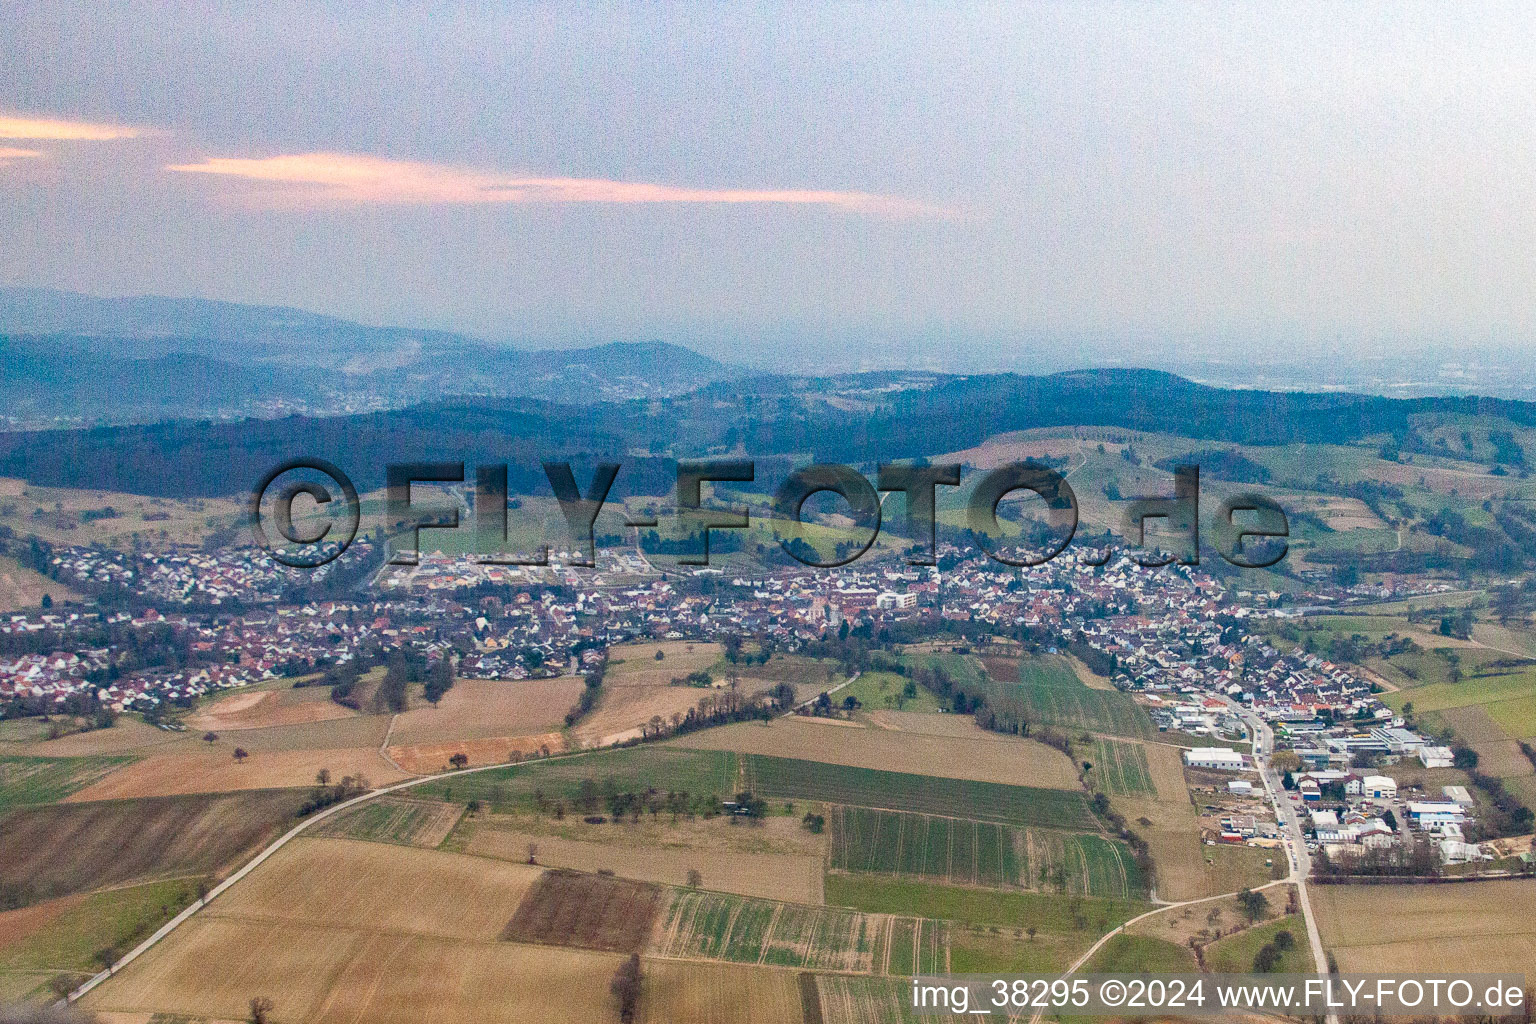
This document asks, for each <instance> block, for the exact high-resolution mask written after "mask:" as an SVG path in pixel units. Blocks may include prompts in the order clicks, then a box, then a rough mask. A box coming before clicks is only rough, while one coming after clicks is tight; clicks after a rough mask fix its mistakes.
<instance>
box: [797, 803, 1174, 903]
mask: <svg viewBox="0 0 1536 1024" xmlns="http://www.w3.org/2000/svg"><path fill="white" fill-rule="evenodd" d="M827 828H828V833H829V835H830V845H831V867H832V868H833V869H835V870H839V871H859V872H869V873H876V874H893V875H914V876H925V877H929V878H932V879H934V880H935V881H940V882H947V883H950V884H960V885H986V886H1016V887H1021V888H1026V889H1044V890H1050V891H1059V892H1068V893H1083V894H1087V895H1093V896H1116V897H1128V896H1140V895H1144V893H1145V887H1144V886H1143V884H1142V882H1141V878H1140V875H1139V872H1138V871H1137V868H1136V863H1135V861H1134V860H1133V859H1132V857H1131V854H1130V851H1129V850H1127V849H1126V848H1125V846H1124V844H1122V843H1119V842H1116V841H1113V840H1109V839H1106V838H1104V837H1103V836H1099V835H1075V834H1073V833H1070V832H1057V831H1054V830H1051V829H1040V828H1029V829H1021V828H1013V827H1010V826H1006V825H999V824H996V823H992V822H981V821H969V820H966V819H961V818H942V817H933V816H930V815H924V814H907V813H902V812H899V811H877V810H869V809H865V808H860V807H842V806H833V807H830V808H828V812H827Z"/></svg>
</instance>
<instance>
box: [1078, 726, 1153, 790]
mask: <svg viewBox="0 0 1536 1024" xmlns="http://www.w3.org/2000/svg"><path fill="white" fill-rule="evenodd" d="M1087 756H1088V757H1090V758H1092V760H1093V772H1092V778H1093V780H1094V782H1095V783H1096V785H1097V786H1098V788H1099V789H1102V790H1103V791H1104V792H1106V793H1108V794H1109V795H1110V796H1151V795H1153V794H1155V793H1156V792H1157V789H1156V787H1155V786H1153V784H1152V769H1151V768H1150V767H1149V766H1148V765H1147V752H1146V749H1145V748H1144V747H1143V746H1142V745H1141V744H1140V743H1124V742H1121V741H1120V740H1111V739H1106V738H1104V737H1102V736H1098V737H1095V738H1094V741H1093V746H1092V747H1091V748H1090V750H1089V752H1088V754H1087Z"/></svg>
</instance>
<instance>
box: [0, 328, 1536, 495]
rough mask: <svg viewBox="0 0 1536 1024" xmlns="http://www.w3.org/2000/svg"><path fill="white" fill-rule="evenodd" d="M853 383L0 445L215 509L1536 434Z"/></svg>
mask: <svg viewBox="0 0 1536 1024" xmlns="http://www.w3.org/2000/svg"><path fill="white" fill-rule="evenodd" d="M630 354H631V355H635V354H636V353H634V352H631V353H630ZM881 380H885V381H889V380H890V378H888V377H886V378H881ZM871 383H876V382H871ZM858 384H859V381H858V379H857V378H856V377H855V378H837V379H835V381H828V380H820V379H817V378H787V377H760V378H752V379H749V380H743V381H740V382H738V383H736V384H733V385H730V386H727V385H722V384H716V385H711V386H709V387H706V388H701V389H699V390H696V391H691V392H685V393H682V394H679V395H676V396H673V397H671V398H664V399H656V400H651V401H623V402H609V401H598V402H591V403H588V404H586V405H576V404H574V403H570V402H566V403H559V402H549V401H541V400H537V399H518V400H515V401H509V400H507V399H504V398H494V397H488V398H479V399H474V400H468V401H466V400H454V401H443V402H434V403H428V404H423V405H418V406H414V407H411V408H404V409H395V410H387V411H379V412H372V413H368V414H363V415H350V416H329V417H315V416H291V417H286V418H281V419H264V420H251V421H245V422H238V423H221V424H212V425H209V424H199V423H190V422H167V423H160V424H155V425H151V426H131V427H113V428H100V429H96V430H53V431H42V432H34V433H9V434H0V476H13V477H22V478H25V479H27V480H29V481H31V482H33V483H35V484H41V485H49V486H62V487H85V488H99V489H102V490H122V491H134V492H138V493H150V494H163V495H169V496H192V495H197V496H215V495H230V494H236V493H239V492H240V491H241V490H243V489H244V488H246V487H249V486H250V485H251V483H252V482H253V481H254V480H256V479H257V478H258V477H259V476H260V475H261V473H262V472H264V471H265V470H266V469H267V468H270V467H271V466H272V465H275V464H277V463H278V462H281V461H283V460H284V459H288V458H292V457H294V456H296V455H318V456H321V457H324V458H327V459H331V460H332V461H335V462H336V463H337V464H338V465H340V466H342V467H343V468H344V469H346V470H347V471H348V472H349V473H352V474H353V475H354V478H355V479H356V482H357V484H358V486H359V487H363V488H373V487H378V486H380V485H381V484H382V483H383V472H384V467H385V465H386V464H388V463H390V462H400V461H409V460H420V461H442V460H452V461H458V460H461V459H462V460H463V461H465V462H466V463H467V464H469V465H474V464H476V463H479V462H491V463H498V462H505V463H509V464H511V466H512V470H513V471H512V473H511V482H512V486H513V488H514V489H515V490H518V493H534V492H535V490H536V489H537V488H538V487H540V486H542V483H541V482H542V480H543V477H542V474H541V473H540V471H539V469H538V465H539V462H540V461H542V460H545V459H572V460H574V461H576V462H577V463H578V464H580V465H582V466H585V467H588V468H587V469H584V470H583V473H585V472H589V471H590V464H591V463H592V462H594V461H598V460H612V459H618V460H620V461H623V462H624V463H625V465H626V467H627V468H626V469H625V472H624V475H623V481H622V489H623V490H624V491H625V492H626V493H643V494H658V495H659V494H665V493H666V492H667V491H668V490H669V489H670V487H671V485H672V482H673V480H672V476H671V467H672V466H673V465H674V463H675V460H676V459H679V458H692V457H706V456H716V457H721V456H726V455H733V456H739V454H740V453H743V452H745V453H746V454H747V455H748V456H750V457H751V458H754V459H756V460H757V461H758V465H759V473H760V476H759V480H760V481H762V482H763V483H765V484H768V483H769V482H770V481H771V480H772V479H773V478H774V477H775V475H776V474H780V473H781V472H782V467H785V466H788V465H789V464H791V463H805V462H809V461H813V460H814V461H820V462H845V463H849V464H853V465H859V466H868V465H870V464H872V463H875V462H880V461H887V460H894V459H911V458H918V457H932V456H935V455H939V454H942V453H945V452H952V451H960V450H964V449H966V448H970V447H972V446H974V445H976V444H979V443H981V442H982V441H984V440H986V439H987V438H989V437H993V436H996V435H998V434H1004V433H1009V432H1012V431H1017V430H1023V429H1028V428H1031V427H1050V426H1064V425H1083V426H1099V427H1111V428H1122V429H1126V430H1136V431H1148V432H1156V433H1164V434H1171V435H1177V436H1181V437H1186V438H1192V439H1202V440H1205V441H1208V442H1217V443H1218V444H1221V445H1232V444H1246V445H1260V446H1262V445H1290V444H1297V443H1309V444H1355V443H1359V442H1361V441H1367V442H1368V443H1369V444H1372V445H1375V444H1377V443H1378V439H1379V443H1381V444H1383V445H1391V444H1399V443H1407V442H1409V440H1410V439H1411V438H1412V437H1413V436H1414V431H1415V429H1416V421H1417V420H1418V418H1419V417H1431V418H1440V419H1454V418H1456V417H1465V416H1468V415H1474V416H1485V417H1489V418H1491V419H1493V420H1496V421H1498V422H1499V423H1502V424H1507V425H1511V426H1513V427H1516V428H1521V429H1524V428H1529V427H1533V426H1536V403H1531V402H1522V401H1512V400H1499V399H1486V398H1459V397H1458V398H1415V399H1391V398H1378V397H1375V396H1370V395H1350V394H1343V393H1337V392H1330V393H1327V394H1306V393H1300V392H1268V391H1256V390H1227V389H1222V388H1212V387H1208V386H1205V385H1201V384H1195V383H1193V382H1191V381H1187V380H1184V379H1183V378H1181V377H1176V376H1174V375H1172V374H1168V373H1163V372H1160V371H1151V370H1094V371H1086V372H1073V373H1061V374H1054V375H1050V376H1039V377H1028V376H1021V375H1017V374H998V375H991V376H976V377H954V378H939V377H933V378H926V379H924V380H922V381H918V382H915V383H914V386H911V387H906V388H903V389H899V390H891V391H886V392H883V393H879V394H877V395H876V396H875V397H874V398H873V399H871V400H869V401H866V402H865V403H863V404H862V405H861V406H860V407H858V408H850V407H849V402H848V401H847V400H846V399H845V398H844V395H846V394H848V393H858V392H859V390H860V389H859V387H858ZM869 390H874V389H869ZM636 452H647V453H649V454H648V455H647V456H645V457H643V458H637V457H636V456H635V454H634V453H636ZM1217 468H1218V469H1220V468H1221V467H1217ZM1225 468H1226V470H1228V472H1226V473H1225V475H1227V476H1242V475H1244V474H1243V470H1244V466H1243V464H1242V463H1239V462H1236V461H1235V460H1231V461H1230V465H1226V466H1225ZM1216 475H1223V473H1221V472H1217V474H1216ZM520 488H531V489H521V490H519V489H520Z"/></svg>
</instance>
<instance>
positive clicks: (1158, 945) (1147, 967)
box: [1083, 934, 1200, 974]
mask: <svg viewBox="0 0 1536 1024" xmlns="http://www.w3.org/2000/svg"><path fill="white" fill-rule="evenodd" d="M1199 969H1200V968H1199V966H1198V965H1197V964H1196V963H1195V955H1194V954H1193V953H1191V952H1190V951H1189V950H1188V949H1186V948H1185V947H1183V946H1180V945H1176V944H1175V943H1172V942H1169V941H1167V940H1166V939H1154V938H1152V937H1150V936H1147V935H1125V934H1121V935H1116V936H1115V937H1114V938H1112V939H1110V940H1109V941H1108V942H1106V943H1104V945H1103V946H1102V947H1100V949H1099V951H1098V952H1097V953H1095V954H1093V959H1091V960H1089V961H1088V962H1087V963H1086V964H1084V965H1083V973H1084V974H1194V973H1196V972H1198V971H1199Z"/></svg>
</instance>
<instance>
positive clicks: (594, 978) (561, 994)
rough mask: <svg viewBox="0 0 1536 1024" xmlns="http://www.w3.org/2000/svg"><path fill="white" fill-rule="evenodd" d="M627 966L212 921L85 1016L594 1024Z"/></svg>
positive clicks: (110, 989) (590, 957)
mask: <svg viewBox="0 0 1536 1024" xmlns="http://www.w3.org/2000/svg"><path fill="white" fill-rule="evenodd" d="M621 959H622V958H621V957H620V956H618V955H617V954H605V953H592V952H587V951H584V950H574V949H555V948H550V947H542V946H519V945H514V944H512V943H471V942H456V941H452V940H448V939H440V938H432V937H428V936H420V935H409V934H404V935H402V934H392V933H388V932H378V931H371V930H363V929H359V928H333V927H314V926H308V925H295V924H292V923H290V922H285V921H268V920H246V919H242V918H233V917H221V916H214V915H211V914H208V913H207V912H204V913H202V914H199V915H198V916H197V917H196V918H194V919H193V920H192V921H189V922H188V923H187V924H186V925H184V926H182V928H180V929H178V930H177V932H176V934H175V935H174V936H173V937H172V939H171V940H170V941H167V942H164V943H162V944H161V945H159V946H157V947H156V948H155V949H154V950H152V951H151V952H150V953H149V954H147V955H146V956H145V957H144V958H143V959H142V960H141V961H139V962H137V963H134V964H133V965H131V966H130V967H129V968H128V969H126V970H124V971H123V972H122V973H120V974H119V975H118V976H117V977H116V978H114V979H113V980H111V981H109V982H108V983H107V984H105V985H103V986H101V987H100V988H99V989H97V990H96V991H95V992H92V993H91V995H90V996H88V997H87V998H86V1000H85V1006H86V1008H87V1009H90V1010H93V1011H117V1012H138V1013H142V1014H151V1013H163V1014H174V1015H178V1016H181V1017H197V1018H213V1019H216V1020H221V1021H237V1020H246V1019H248V1018H247V1016H246V1014H247V1005H248V1003H249V1000H250V999H251V998H252V996H253V995H257V994H265V995H267V996H269V997H270V998H271V999H272V1000H273V1002H274V1017H275V1018H276V1019H277V1020H278V1021H308V1022H313V1024H357V1022H359V1021H367V1022H368V1024H420V1022H421V1021H423V1020H432V1021H434V1022H437V1024H484V1022H485V1021H488V1020H527V1021H539V1022H540V1024H592V1022H593V1021H599V1020H607V1019H611V1018H613V1017H614V1016H615V1014H614V1009H613V1000H612V997H611V996H610V995H609V992H608V981H609V979H610V978H611V977H612V976H613V972H614V970H615V969H616V968H617V966H618V964H619V962H620V961H621ZM211 965H217V969H211ZM141 1019H142V1018H141Z"/></svg>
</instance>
